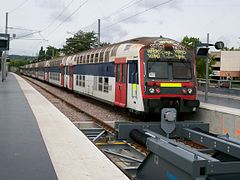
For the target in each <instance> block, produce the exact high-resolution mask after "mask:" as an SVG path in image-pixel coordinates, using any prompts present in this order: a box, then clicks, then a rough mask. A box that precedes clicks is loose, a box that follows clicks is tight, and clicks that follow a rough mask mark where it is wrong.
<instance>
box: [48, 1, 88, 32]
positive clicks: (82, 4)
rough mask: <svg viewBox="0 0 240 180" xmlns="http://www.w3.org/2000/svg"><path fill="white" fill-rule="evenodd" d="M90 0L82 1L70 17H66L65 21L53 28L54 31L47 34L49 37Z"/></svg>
mask: <svg viewBox="0 0 240 180" xmlns="http://www.w3.org/2000/svg"><path fill="white" fill-rule="evenodd" d="M88 1H89V0H86V1H84V2H83V3H81V4H80V5H79V6H78V7H77V9H76V10H75V11H73V12H72V13H71V14H70V15H69V16H68V17H66V18H65V19H64V20H63V22H61V23H60V24H58V26H57V27H56V28H55V29H54V30H53V31H51V32H50V33H49V34H48V35H47V37H49V36H50V35H51V34H52V33H54V32H55V31H56V30H57V29H58V28H59V27H61V26H62V25H63V24H64V23H65V22H66V21H67V20H68V19H70V18H71V17H72V16H73V15H74V14H76V13H77V12H78V11H79V9H80V8H81V7H82V6H84V5H85V4H86V3H87V2H88Z"/></svg>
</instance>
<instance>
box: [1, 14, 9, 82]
mask: <svg viewBox="0 0 240 180" xmlns="http://www.w3.org/2000/svg"><path fill="white" fill-rule="evenodd" d="M7 33H8V12H6V26H5V34H7ZM6 58H7V51H4V53H3V55H2V81H4V80H5V79H6V72H7V68H6Z"/></svg>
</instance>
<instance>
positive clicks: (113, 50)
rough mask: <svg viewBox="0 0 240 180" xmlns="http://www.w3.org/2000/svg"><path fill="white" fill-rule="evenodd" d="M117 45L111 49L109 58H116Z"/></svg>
mask: <svg viewBox="0 0 240 180" xmlns="http://www.w3.org/2000/svg"><path fill="white" fill-rule="evenodd" d="M118 47H119V45H116V46H114V47H113V48H112V51H111V56H116V55H117V49H118Z"/></svg>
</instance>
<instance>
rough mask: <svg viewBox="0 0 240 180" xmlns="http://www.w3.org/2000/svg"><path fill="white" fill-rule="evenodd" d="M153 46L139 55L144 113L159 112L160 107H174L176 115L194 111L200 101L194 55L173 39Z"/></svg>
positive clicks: (144, 49) (142, 50)
mask: <svg viewBox="0 0 240 180" xmlns="http://www.w3.org/2000/svg"><path fill="white" fill-rule="evenodd" d="M156 43H157V44H156V45H154V44H153V45H152V46H148V47H145V48H142V49H141V52H140V54H141V55H140V56H141V62H143V63H141V72H144V73H142V74H141V78H140V79H141V86H142V94H143V103H144V111H145V112H146V113H160V112H161V109H162V108H175V109H177V111H178V112H179V113H185V112H193V111H196V108H197V107H199V100H197V99H196V98H197V83H196V72H195V61H194V58H193V57H194V56H193V53H192V52H190V51H188V50H187V49H185V48H184V47H183V46H182V45H180V44H179V43H177V42H175V41H172V40H162V41H158V42H156ZM166 46H167V47H166Z"/></svg>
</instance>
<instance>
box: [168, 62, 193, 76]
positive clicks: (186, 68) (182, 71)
mask: <svg viewBox="0 0 240 180" xmlns="http://www.w3.org/2000/svg"><path fill="white" fill-rule="evenodd" d="M172 71H173V79H191V78H192V68H191V63H182V62H178V63H173V64H172Z"/></svg>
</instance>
